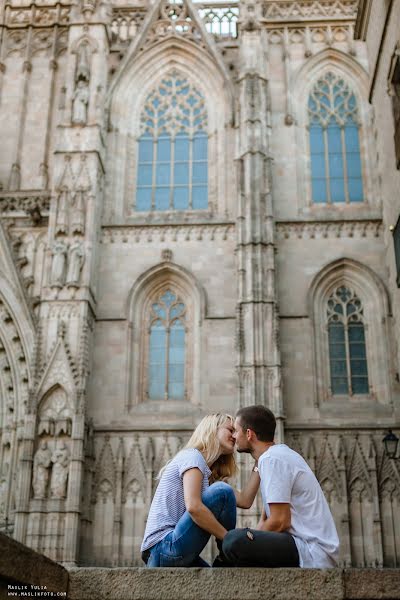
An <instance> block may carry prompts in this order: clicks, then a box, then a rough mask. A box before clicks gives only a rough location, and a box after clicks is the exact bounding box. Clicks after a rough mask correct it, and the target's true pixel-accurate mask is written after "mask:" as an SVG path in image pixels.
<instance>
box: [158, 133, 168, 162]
mask: <svg viewBox="0 0 400 600" xmlns="http://www.w3.org/2000/svg"><path fill="white" fill-rule="evenodd" d="M169 160H171V140H170V139H169V138H160V139H159V140H158V142H157V162H162V161H169Z"/></svg>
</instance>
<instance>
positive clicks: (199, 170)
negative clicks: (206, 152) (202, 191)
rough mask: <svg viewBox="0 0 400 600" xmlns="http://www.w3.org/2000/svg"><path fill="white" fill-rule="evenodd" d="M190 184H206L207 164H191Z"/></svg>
mask: <svg viewBox="0 0 400 600" xmlns="http://www.w3.org/2000/svg"><path fill="white" fill-rule="evenodd" d="M192 183H207V163H205V162H203V163H193V173H192Z"/></svg>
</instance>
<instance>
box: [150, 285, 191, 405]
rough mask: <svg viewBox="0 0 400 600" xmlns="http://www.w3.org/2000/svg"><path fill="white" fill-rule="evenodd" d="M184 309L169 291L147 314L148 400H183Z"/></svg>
mask: <svg viewBox="0 0 400 600" xmlns="http://www.w3.org/2000/svg"><path fill="white" fill-rule="evenodd" d="M185 320H186V307H185V304H184V303H183V302H181V300H180V299H179V297H178V296H177V295H176V294H174V293H173V292H172V291H171V290H170V289H167V290H165V291H163V292H162V293H161V294H160V295H159V296H158V297H157V299H156V301H155V302H154V303H153V304H152V305H151V307H150V314H149V362H148V397H149V400H168V399H170V400H184V399H185V395H186V393H185V343H186V323H185Z"/></svg>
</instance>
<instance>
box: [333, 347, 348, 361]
mask: <svg viewBox="0 0 400 600" xmlns="http://www.w3.org/2000/svg"><path fill="white" fill-rule="evenodd" d="M329 356H330V357H331V359H332V360H335V359H341V360H343V358H346V349H345V346H344V344H330V346H329Z"/></svg>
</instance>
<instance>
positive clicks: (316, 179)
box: [308, 73, 363, 204]
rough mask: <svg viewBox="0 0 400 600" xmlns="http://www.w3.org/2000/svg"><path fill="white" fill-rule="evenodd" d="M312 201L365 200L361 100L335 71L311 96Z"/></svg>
mask: <svg viewBox="0 0 400 600" xmlns="http://www.w3.org/2000/svg"><path fill="white" fill-rule="evenodd" d="M308 117H309V136H310V154H311V184H312V201H313V202H314V203H327V204H331V203H336V202H346V203H349V202H362V201H363V182H362V171H361V158H360V136H359V127H360V122H359V116H358V108H357V101H356V97H355V95H354V93H353V92H352V90H351V89H350V88H349V86H348V85H347V83H345V81H344V80H343V79H341V78H340V77H338V76H337V75H335V74H334V73H327V74H326V75H325V76H324V77H323V78H321V79H319V80H318V81H317V83H316V85H315V86H314V88H313V89H312V91H311V93H310V96H309V99H308Z"/></svg>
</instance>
